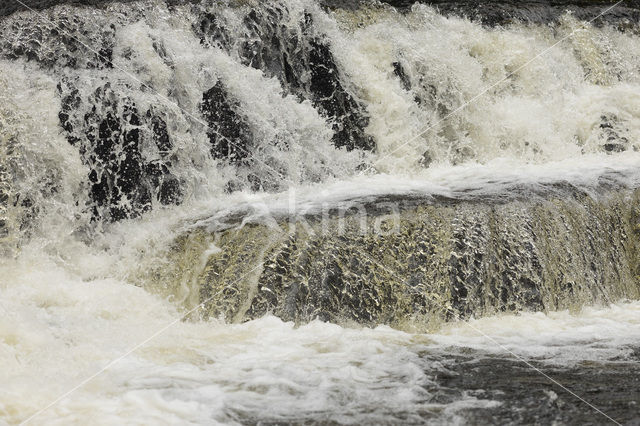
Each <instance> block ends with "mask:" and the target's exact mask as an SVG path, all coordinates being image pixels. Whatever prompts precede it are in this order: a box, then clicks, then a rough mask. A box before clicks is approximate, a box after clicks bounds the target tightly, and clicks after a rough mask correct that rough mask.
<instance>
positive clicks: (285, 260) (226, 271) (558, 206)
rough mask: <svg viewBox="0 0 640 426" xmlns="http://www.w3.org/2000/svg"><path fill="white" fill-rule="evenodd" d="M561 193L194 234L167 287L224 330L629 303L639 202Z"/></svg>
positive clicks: (404, 204)
mask: <svg viewBox="0 0 640 426" xmlns="http://www.w3.org/2000/svg"><path fill="white" fill-rule="evenodd" d="M557 189H558V192H554V193H551V194H548V195H543V196H541V195H535V196H531V197H529V196H522V197H517V198H511V199H500V198H496V199H493V200H477V199H475V200H474V199H466V200H464V199H458V200H452V199H439V200H437V199H436V200H424V199H423V200H410V199H404V200H402V199H396V200H395V201H394V202H395V204H394V205H397V206H400V213H398V214H397V215H389V212H390V211H389V210H388V200H386V201H385V200H377V201H374V202H371V203H369V204H367V205H366V206H365V207H364V210H362V209H355V210H354V211H349V210H347V211H337V210H336V211H334V212H332V213H331V214H329V216H327V217H325V218H324V220H323V219H322V218H321V217H318V216H313V215H311V216H309V217H305V218H298V219H296V220H288V219H287V218H280V219H278V220H277V223H278V226H277V227H275V226H273V224H272V226H267V225H265V224H260V223H249V224H245V225H244V226H242V227H239V228H238V227H231V228H229V229H226V230H220V231H218V232H212V231H208V230H207V229H205V228H201V229H197V230H194V231H193V232H191V233H189V234H186V235H184V236H182V237H180V238H179V239H178V240H177V241H176V242H175V245H174V249H173V251H172V253H171V254H170V260H169V263H170V264H171V265H172V266H171V267H170V268H169V269H168V270H165V271H164V272H163V274H166V273H167V271H170V272H169V276H171V277H173V279H177V280H179V282H183V283H184V282H185V280H187V282H190V283H191V284H192V285H191V290H190V291H191V293H190V299H189V300H190V301H191V305H192V306H195V305H197V304H198V303H201V302H202V303H205V306H204V314H203V315H204V317H220V316H222V317H224V318H226V319H227V320H230V321H245V320H249V319H253V318H259V317H261V316H263V315H266V314H274V315H277V316H278V317H280V318H282V319H284V320H287V321H296V322H306V321H310V320H312V319H315V318H320V319H322V320H325V321H333V322H344V321H355V322H358V323H361V324H368V325H373V324H379V323H387V324H394V325H399V326H402V325H403V324H405V323H407V322H409V323H411V324H416V323H418V324H422V325H429V324H433V323H438V322H441V321H446V320H452V319H455V318H466V317H469V316H472V315H473V316H481V315H490V314H495V313H498V312H517V311H521V310H534V311H539V310H556V309H567V308H569V309H577V308H580V307H582V306H584V305H587V304H594V303H608V302H614V301H618V300H621V299H624V298H637V297H639V296H640V269H639V268H640V257H639V256H638V253H639V252H640V251H639V249H640V231H639V228H638V226H639V225H638V224H639V219H640V216H639V213H638V212H639V210H638V209H639V208H640V198H639V196H640V192H638V191H637V190H636V191H630V190H616V191H612V192H609V193H606V194H604V195H598V196H595V195H593V196H592V195H588V194H586V193H584V192H582V191H579V190H577V189H576V188H574V187H571V186H567V187H564V186H563V185H559V186H558V188H557ZM362 211H367V213H368V216H366V217H365V216H362V215H361V214H358V212H362ZM303 219H304V220H303ZM235 220H238V219H237V218H236V219H235ZM211 247H216V249H215V250H211ZM203 253H208V254H206V255H204V256H205V258H204V259H206V261H205V263H204V264H203V263H202V262H203V257H202V256H203ZM185 274H187V275H188V276H185ZM163 279H165V278H163ZM176 288H177V287H176Z"/></svg>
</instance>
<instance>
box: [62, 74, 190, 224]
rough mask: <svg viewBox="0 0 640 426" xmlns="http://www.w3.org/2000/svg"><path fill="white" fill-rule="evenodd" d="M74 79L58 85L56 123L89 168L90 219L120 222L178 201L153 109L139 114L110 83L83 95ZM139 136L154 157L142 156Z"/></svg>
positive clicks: (167, 146)
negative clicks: (148, 143) (59, 107)
mask: <svg viewBox="0 0 640 426" xmlns="http://www.w3.org/2000/svg"><path fill="white" fill-rule="evenodd" d="M75 84H77V83H74V82H71V81H68V80H65V81H63V82H62V83H60V84H59V85H58V90H59V92H60V96H61V98H62V110H61V112H60V113H59V118H60V126H61V127H62V129H63V130H64V132H65V134H66V136H67V140H68V141H69V143H70V144H71V145H73V146H75V147H76V148H77V149H78V150H79V152H80V154H81V156H82V159H83V161H84V163H85V164H87V166H88V167H89V169H90V171H89V176H88V192H89V198H90V200H91V201H90V205H89V206H88V207H89V208H90V210H91V211H92V214H93V217H94V218H95V219H106V220H113V221H115V220H120V219H125V218H129V217H135V216H138V215H140V214H141V213H143V212H145V211H147V210H149V209H150V208H151V206H152V204H153V202H154V200H157V201H159V202H160V203H161V204H178V203H179V202H180V201H181V197H182V194H181V189H180V184H179V182H178V180H177V178H176V177H174V176H173V175H172V174H171V171H170V168H171V161H170V159H169V157H170V153H171V150H172V143H171V141H170V138H169V134H168V132H167V125H166V122H165V121H164V120H163V119H162V118H161V117H160V116H157V115H155V114H154V112H153V111H152V110H149V111H147V112H146V113H145V114H141V113H140V111H139V110H138V108H137V107H136V105H135V104H134V103H133V102H132V101H131V100H130V99H129V98H127V97H126V96H121V95H120V94H119V93H118V92H117V91H115V90H113V89H112V87H111V86H110V84H109V83H106V84H104V85H103V86H100V87H98V88H97V89H96V90H95V91H94V92H93V94H92V95H91V96H90V97H89V99H82V98H81V96H80V94H79V91H78V89H77V88H76V86H75ZM143 138H148V139H150V141H151V142H152V143H153V144H154V145H155V147H156V148H157V152H158V157H157V158H156V159H154V160H146V159H144V158H143V156H142V154H141V143H142V140H143Z"/></svg>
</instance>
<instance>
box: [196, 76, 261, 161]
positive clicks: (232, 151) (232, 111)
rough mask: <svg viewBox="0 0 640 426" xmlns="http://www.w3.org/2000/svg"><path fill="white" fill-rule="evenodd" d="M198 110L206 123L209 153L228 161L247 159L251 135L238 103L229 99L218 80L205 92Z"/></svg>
mask: <svg viewBox="0 0 640 426" xmlns="http://www.w3.org/2000/svg"><path fill="white" fill-rule="evenodd" d="M200 109H201V111H202V115H203V117H204V118H205V120H206V121H207V123H208V125H209V129H208V131H207V134H208V136H209V140H210V142H211V155H213V157H214V158H217V159H226V160H228V161H229V162H231V163H240V162H243V160H246V159H247V157H249V156H250V149H251V148H252V146H251V143H252V140H253V136H252V134H251V130H250V128H249V125H248V124H247V121H246V118H245V117H243V116H242V114H241V112H240V108H239V105H238V102H236V101H234V100H232V99H231V98H230V96H229V94H228V93H227V91H226V90H225V88H224V86H223V84H222V82H221V81H218V82H217V83H216V84H215V85H214V86H213V87H212V88H211V89H209V90H208V91H207V92H205V93H204V95H203V98H202V104H201V105H200ZM245 163H246V161H245Z"/></svg>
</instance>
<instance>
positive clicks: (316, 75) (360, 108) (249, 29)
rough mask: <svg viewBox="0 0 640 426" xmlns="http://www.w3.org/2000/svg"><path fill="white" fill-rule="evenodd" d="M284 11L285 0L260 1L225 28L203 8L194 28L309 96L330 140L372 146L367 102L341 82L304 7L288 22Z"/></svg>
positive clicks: (291, 89)
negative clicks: (232, 28)
mask: <svg viewBox="0 0 640 426" xmlns="http://www.w3.org/2000/svg"><path fill="white" fill-rule="evenodd" d="M289 15H290V11H289V10H288V9H287V7H286V4H285V3H284V2H282V3H280V2H273V3H263V4H260V7H258V8H252V9H248V10H247V12H246V15H245V16H244V19H243V24H244V31H245V32H244V34H233V35H232V34H230V33H229V32H228V31H229V30H228V29H226V27H225V26H224V25H222V24H221V23H220V22H219V19H220V18H219V17H217V16H215V15H214V14H211V13H204V14H203V15H202V18H201V20H200V22H199V23H198V24H196V25H194V30H195V31H196V32H197V33H198V34H200V36H201V38H202V41H203V43H205V44H209V45H215V46H219V47H222V48H224V49H226V50H228V51H234V50H235V51H236V52H237V53H238V54H239V56H240V57H241V59H242V61H243V63H244V64H246V65H248V66H251V67H254V68H256V69H260V70H261V71H263V72H264V73H265V74H266V75H268V76H273V77H276V78H278V79H279V80H280V82H281V83H282V86H283V88H284V89H285V91H287V92H289V93H292V94H294V95H296V96H298V97H299V98H300V99H301V100H305V99H308V100H310V101H311V102H312V103H313V104H314V106H316V107H317V108H318V110H319V111H320V113H321V114H322V115H323V116H324V117H326V118H327V120H328V121H330V122H331V124H332V126H333V130H334V132H335V135H334V137H333V143H334V145H335V146H337V147H345V148H346V149H348V150H352V149H366V150H371V149H373V148H374V147H375V143H374V141H373V139H372V138H371V137H370V136H368V135H367V134H366V132H365V128H366V127H367V125H368V124H369V119H368V116H367V112H366V107H365V105H364V103H363V102H361V101H359V100H358V99H357V98H356V97H355V96H354V95H353V94H352V93H350V91H349V90H348V88H347V87H346V83H345V81H346V79H345V78H344V76H343V74H342V72H341V70H340V69H339V67H338V65H337V63H336V60H335V58H334V56H333V53H332V52H331V46H330V45H329V44H328V41H327V40H326V39H325V37H324V35H323V34H322V33H318V32H317V30H316V29H315V26H314V25H313V18H312V16H311V15H310V14H309V13H305V14H304V17H302V19H301V21H300V22H299V23H298V26H293V27H291V26H288V25H286V24H285V23H284V22H286V21H288V20H289V19H290V16H289ZM232 40H233V42H232Z"/></svg>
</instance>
